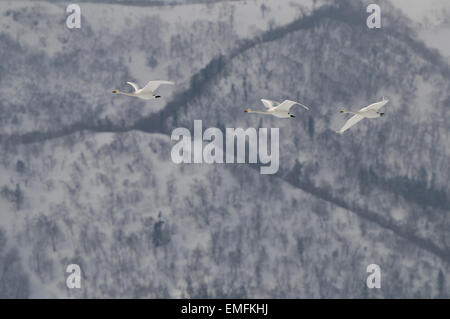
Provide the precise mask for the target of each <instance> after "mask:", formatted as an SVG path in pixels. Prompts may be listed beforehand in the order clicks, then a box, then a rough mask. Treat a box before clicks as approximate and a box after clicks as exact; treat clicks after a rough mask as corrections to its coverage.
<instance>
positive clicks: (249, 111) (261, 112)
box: [248, 110, 268, 114]
mask: <svg viewBox="0 0 450 319" xmlns="http://www.w3.org/2000/svg"><path fill="white" fill-rule="evenodd" d="M248 113H259V114H268V112H267V111H263V110H248Z"/></svg>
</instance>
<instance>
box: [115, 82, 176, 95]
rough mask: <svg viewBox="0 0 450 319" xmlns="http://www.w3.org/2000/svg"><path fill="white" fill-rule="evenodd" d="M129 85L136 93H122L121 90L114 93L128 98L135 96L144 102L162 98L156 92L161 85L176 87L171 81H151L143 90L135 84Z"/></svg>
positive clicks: (130, 83)
mask: <svg viewBox="0 0 450 319" xmlns="http://www.w3.org/2000/svg"><path fill="white" fill-rule="evenodd" d="M127 83H128V84H129V85H131V86H132V87H133V88H134V92H132V93H127V92H122V91H119V90H114V91H112V92H113V93H118V94H123V95H128V96H135V97H138V98H140V99H143V100H152V99H157V98H160V97H161V96H159V95H156V94H155V91H156V89H158V88H159V86H160V85H161V84H171V85H174V84H175V83H173V82H171V81H150V82H148V83H147V85H146V86H144V87H143V88H142V89H140V88H139V86H138V85H137V84H136V83H134V82H127Z"/></svg>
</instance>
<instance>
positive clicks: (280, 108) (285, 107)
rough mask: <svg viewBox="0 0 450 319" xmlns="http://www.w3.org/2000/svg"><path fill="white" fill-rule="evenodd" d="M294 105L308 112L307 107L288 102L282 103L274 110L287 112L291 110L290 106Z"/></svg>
mask: <svg viewBox="0 0 450 319" xmlns="http://www.w3.org/2000/svg"><path fill="white" fill-rule="evenodd" d="M295 104H298V105H300V106H302V107H304V108H305V109H307V110H309V107H307V106H305V105H303V104H300V103H298V102H294V101H289V100H286V101H284V102H283V103H281V104H280V105H278V106H277V107H276V108H275V109H276V110H277V111H283V112H289V110H290V109H291V107H292V105H295Z"/></svg>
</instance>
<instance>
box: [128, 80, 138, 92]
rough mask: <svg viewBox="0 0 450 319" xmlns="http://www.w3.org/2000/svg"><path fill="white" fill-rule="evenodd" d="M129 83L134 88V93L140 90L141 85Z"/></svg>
mask: <svg viewBox="0 0 450 319" xmlns="http://www.w3.org/2000/svg"><path fill="white" fill-rule="evenodd" d="M127 83H128V84H129V85H131V86H132V87H133V88H134V92H136V91H137V90H139V85H137V84H136V83H134V82H127Z"/></svg>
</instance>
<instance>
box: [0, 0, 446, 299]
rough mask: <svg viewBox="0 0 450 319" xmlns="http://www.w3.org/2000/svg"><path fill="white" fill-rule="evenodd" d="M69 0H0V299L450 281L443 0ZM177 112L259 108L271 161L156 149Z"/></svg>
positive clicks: (221, 123) (337, 289)
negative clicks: (366, 109)
mask: <svg viewBox="0 0 450 319" xmlns="http://www.w3.org/2000/svg"><path fill="white" fill-rule="evenodd" d="M71 2H73V1H71ZM71 2H65V1H0V16H1V18H0V97H1V98H0V110H1V112H0V147H1V150H0V297H2V298H65V297H69V298H108V297H112V298H188V297H189V298H228V297H230V298H231V297H232V298H448V297H449V287H450V279H449V278H448V275H447V274H448V273H449V270H450V269H449V263H450V233H449V227H450V218H449V213H450V186H449V183H448V180H449V179H450V169H449V158H450V136H449V116H450V82H449V81H450V45H449V43H450V42H449V41H448V39H449V36H450V3H449V2H448V1H446V0H442V1H437V0H436V1H425V0H415V1H410V0H408V1H406V0H393V1H359V0H353V1H343V0H342V1H341V0H339V1H333V0H328V1H324V0H322V1H309V0H246V1H187V0H186V1H183V0H179V1H170V3H171V4H170V5H168V4H167V3H168V2H165V1H150V0H149V1H144V0H135V1H112V0H111V1H100V0H98V1H89V2H86V1H79V2H77V3H79V4H80V6H81V14H82V20H81V29H72V30H71V29H68V28H67V27H66V23H65V20H66V17H67V14H66V6H67V5H68V4H69V3H71ZM373 2H375V3H378V4H379V5H380V6H381V10H382V28H381V29H379V30H375V29H373V30H370V29H368V28H367V26H366V19H367V17H368V15H369V14H368V13H367V12H366V7H367V5H368V4H369V3H373ZM175 3H176V4H175ZM151 79H164V80H172V81H175V82H176V85H175V86H173V87H170V86H167V87H162V88H161V90H160V91H159V93H160V95H162V96H163V98H162V99H158V100H154V101H143V100H139V99H134V98H130V97H126V96H117V95H114V94H112V93H111V91H112V90H113V89H120V90H128V89H129V88H128V87H127V85H126V84H125V82H126V81H135V82H137V83H139V84H140V85H141V86H142V85H144V84H145V83H146V82H147V81H149V80H151ZM382 96H387V97H388V98H389V100H390V102H389V104H388V105H387V106H386V107H385V112H386V116H384V117H383V118H381V119H377V120H370V121H369V120H365V121H362V122H360V123H359V124H358V125H357V126H355V127H353V128H352V129H351V130H349V131H347V132H346V133H345V134H344V135H338V134H336V133H334V130H336V129H338V128H339V127H340V126H341V125H343V123H344V122H345V120H346V119H347V116H343V115H341V114H339V110H340V108H342V107H345V108H347V109H351V110H354V109H359V108H361V107H363V106H365V105H367V104H370V103H372V102H375V101H378V100H380V99H381V97H382ZM261 98H268V99H273V100H279V101H281V100H284V99H291V100H297V101H300V102H303V103H305V104H307V105H310V106H311V108H312V109H311V111H309V112H307V111H305V110H303V109H301V108H297V109H294V111H295V114H296V115H297V117H296V118H295V119H293V120H283V119H276V118H272V117H260V116H257V115H248V114H244V113H243V110H244V109H245V108H247V107H252V108H258V107H259V108H262V107H263V106H262V104H261V102H260V101H259V99H261ZM194 120H203V127H204V128H207V127H219V128H225V127H244V128H246V127H255V128H258V127H267V128H270V127H279V128H280V170H279V171H278V173H277V174H275V175H273V176H268V175H260V174H259V169H257V168H258V167H256V166H255V165H248V164H240V165H236V164H235V165H232V164H230V165H225V164H223V165H218V164H217V165H207V164H204V165H188V164H185V165H175V164H173V163H172V161H171V158H170V151H171V148H172V145H173V144H174V143H173V142H171V140H170V134H171V132H172V130H173V129H174V128H176V127H186V128H189V129H190V130H192V127H193V121H194ZM72 263H76V264H79V265H80V267H81V271H82V279H81V289H68V288H67V286H66V278H67V276H68V274H67V273H66V267H67V265H69V264H72ZM372 263H375V264H378V265H379V266H380V267H381V274H382V277H381V289H368V288H367V287H366V278H367V276H368V273H367V272H366V267H367V266H368V265H369V264H372Z"/></svg>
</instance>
